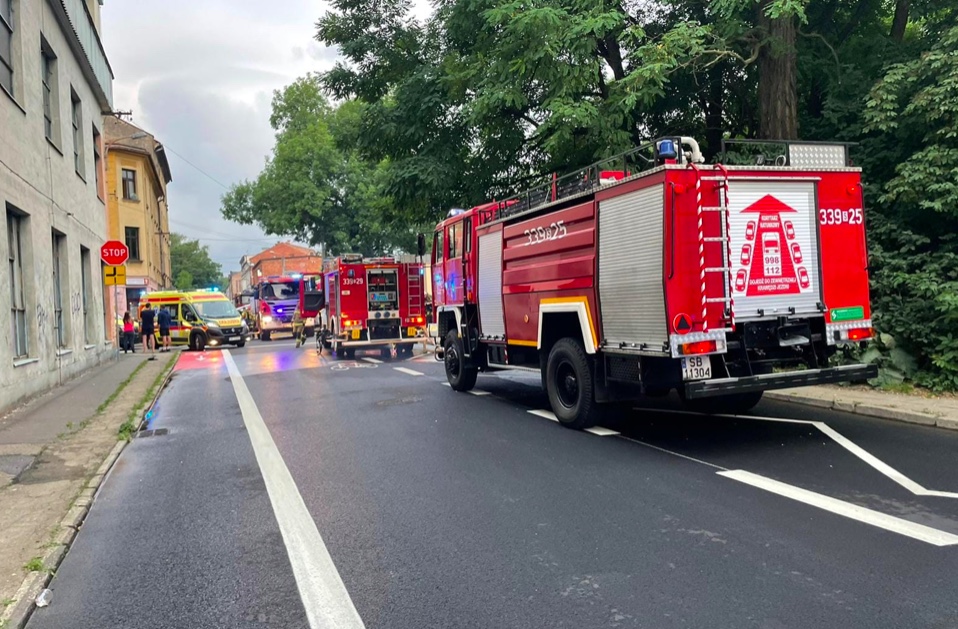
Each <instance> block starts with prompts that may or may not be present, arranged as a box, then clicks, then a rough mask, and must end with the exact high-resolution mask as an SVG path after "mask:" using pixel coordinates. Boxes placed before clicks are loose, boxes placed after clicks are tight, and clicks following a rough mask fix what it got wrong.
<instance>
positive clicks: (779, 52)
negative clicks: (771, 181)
mask: <svg viewBox="0 0 958 629" xmlns="http://www.w3.org/2000/svg"><path fill="white" fill-rule="evenodd" d="M766 6H767V3H765V2H763V3H762V4H760V5H759V7H758V23H759V26H761V27H762V30H763V31H765V33H766V36H767V41H766V42H765V43H764V44H763V45H762V49H761V50H760V51H759V55H758V116H759V137H760V138H762V139H771V140H797V139H798V69H797V67H796V59H797V56H796V54H795V31H796V29H795V18H794V17H782V18H778V19H774V20H773V19H771V18H769V17H768V16H766V15H765V7H766Z"/></svg>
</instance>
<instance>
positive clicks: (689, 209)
mask: <svg viewBox="0 0 958 629" xmlns="http://www.w3.org/2000/svg"><path fill="white" fill-rule="evenodd" d="M732 149H734V150H732ZM722 155H723V156H724V159H723V161H726V162H731V161H740V162H743V163H742V164H740V165H722V164H718V163H717V164H713V165H706V164H705V163H704V159H703V158H702V155H701V153H700V151H699V147H698V145H697V144H696V142H695V141H694V140H693V139H692V138H684V137H683V138H665V139H661V140H657V141H655V142H650V143H649V144H647V145H643V146H640V147H638V148H636V149H633V150H632V151H629V152H628V153H625V154H623V155H620V156H617V157H615V158H612V159H609V160H605V161H603V162H599V163H598V164H594V165H592V166H590V167H588V168H585V169H583V170H581V171H578V172H575V173H572V174H571V175H568V176H565V177H562V178H555V177H553V179H552V180H551V181H549V182H547V183H545V184H544V185H543V186H541V187H539V188H535V189H532V190H530V191H528V192H526V193H524V194H522V195H520V196H518V197H515V198H513V199H509V200H507V201H500V202H492V203H487V204H485V205H481V206H478V207H474V208H472V209H471V210H466V211H463V210H453V211H451V212H450V213H449V216H448V217H447V218H446V219H445V220H444V221H442V222H441V223H440V224H439V225H438V226H437V228H436V231H435V234H434V242H433V257H432V283H433V300H434V304H435V319H434V320H433V322H432V323H431V325H430V333H431V336H434V337H435V338H436V340H437V345H440V347H439V349H438V351H437V357H438V358H439V359H441V360H443V361H444V363H445V370H446V376H447V379H448V381H449V384H450V385H452V388H453V389H455V390H457V391H467V390H469V389H471V388H472V387H473V386H474V385H475V383H476V378H477V374H478V373H479V372H480V371H493V370H499V369H525V370H535V371H536V372H539V373H540V374H541V377H542V384H543V386H544V388H545V389H546V391H547V393H548V396H549V401H550V404H551V406H552V409H553V411H554V413H555V415H556V417H557V418H558V419H559V421H560V422H561V423H562V424H564V425H566V426H568V427H571V428H580V429H581V428H586V427H589V426H592V425H594V424H595V423H596V422H597V421H599V420H600V418H601V411H602V410H603V408H607V403H611V402H618V401H629V400H632V399H635V398H637V397H639V396H641V395H651V396H657V395H667V394H668V393H669V392H670V391H672V390H677V391H678V393H679V394H680V396H681V397H682V399H683V400H684V401H685V403H686V404H687V405H688V406H689V407H691V408H692V409H695V410H702V411H706V412H743V411H745V410H748V409H750V408H751V407H753V406H754V405H755V404H757V403H758V402H759V400H760V399H761V397H762V393H763V391H765V390H769V389H777V388H784V387H795V386H802V385H815V384H823V383H833V382H841V381H857V380H863V379H865V378H869V377H873V376H874V375H875V371H876V370H875V368H874V367H871V366H865V365H841V366H836V365H835V364H834V361H833V360H831V359H832V358H833V356H834V354H835V353H836V352H837V351H838V349H839V347H840V346H841V345H844V344H848V343H857V342H863V341H865V340H867V339H869V338H871V336H872V324H871V307H870V303H869V293H868V259H867V251H866V243H865V228H864V214H863V209H862V208H863V203H862V186H861V173H860V169H858V168H854V167H852V166H851V165H850V164H851V162H850V160H849V156H848V147H847V146H845V145H842V144H821V143H809V142H804V143H803V142H779V143H768V144H763V143H742V144H740V145H736V146H734V147H733V146H731V145H729V146H723V147H722ZM732 157H736V159H735V160H732V159H731V158H732ZM745 162H747V163H745Z"/></svg>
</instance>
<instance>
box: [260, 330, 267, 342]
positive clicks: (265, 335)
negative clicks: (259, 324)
mask: <svg viewBox="0 0 958 629" xmlns="http://www.w3.org/2000/svg"><path fill="white" fill-rule="evenodd" d="M259 340H261V341H268V340H269V330H263V331H262V332H260V333H259Z"/></svg>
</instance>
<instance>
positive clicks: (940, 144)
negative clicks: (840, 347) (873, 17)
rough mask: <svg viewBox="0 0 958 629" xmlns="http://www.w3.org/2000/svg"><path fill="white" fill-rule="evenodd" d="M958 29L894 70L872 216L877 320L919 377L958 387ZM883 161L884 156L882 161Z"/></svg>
mask: <svg viewBox="0 0 958 629" xmlns="http://www.w3.org/2000/svg"><path fill="white" fill-rule="evenodd" d="M956 48H958V28H954V29H952V30H950V31H948V32H947V33H945V34H944V35H943V36H942V38H941V39H940V41H939V42H938V43H936V44H935V45H934V46H933V47H931V49H930V50H928V51H926V52H925V53H923V54H921V55H920V56H918V57H917V58H914V59H911V60H909V61H906V62H903V63H899V64H895V65H893V66H891V67H889V68H888V69H887V71H886V73H885V75H884V76H883V77H882V78H881V80H880V81H878V82H877V83H876V85H875V86H874V88H873V89H872V90H871V93H870V94H869V96H868V99H867V102H866V104H865V105H866V106H865V110H864V121H865V125H866V126H865V130H866V131H867V132H868V133H870V134H872V137H873V138H875V139H879V140H880V141H881V142H882V143H884V144H885V146H886V147H893V148H885V149H884V150H883V151H878V150H876V151H874V153H875V158H874V159H875V161H876V162H877V163H875V165H874V170H875V171H877V172H882V173H884V174H885V176H886V180H885V182H884V184H883V185H881V186H880V187H879V188H878V189H877V190H876V193H875V195H874V196H876V197H877V199H876V201H877V204H876V210H877V211H876V212H874V213H873V214H874V215H873V217H872V218H871V225H870V227H871V233H870V235H871V244H872V255H871V259H872V273H873V281H874V284H873V287H874V290H873V293H874V301H875V308H876V310H877V311H878V313H879V314H878V316H876V320H877V322H878V325H879V327H880V329H882V330H884V331H887V332H891V333H892V334H893V335H894V336H895V338H896V339H898V340H899V342H900V345H901V346H902V348H903V349H905V350H907V351H908V352H910V353H912V354H914V355H916V356H918V357H919V360H918V367H919V371H918V373H917V374H916V376H915V379H916V381H917V382H919V383H921V384H923V385H926V386H929V387H931V388H934V389H948V390H954V389H956V388H958V233H956V232H958V131H956V129H958V57H956V55H955V53H954V51H955V50H956ZM882 161H884V162H885V163H882Z"/></svg>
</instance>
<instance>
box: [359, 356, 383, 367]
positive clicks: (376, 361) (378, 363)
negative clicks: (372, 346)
mask: <svg viewBox="0 0 958 629" xmlns="http://www.w3.org/2000/svg"><path fill="white" fill-rule="evenodd" d="M363 360H365V361H366V362H367V363H372V364H374V365H381V364H383V361H381V360H378V359H376V358H368V357H366V356H363Z"/></svg>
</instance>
